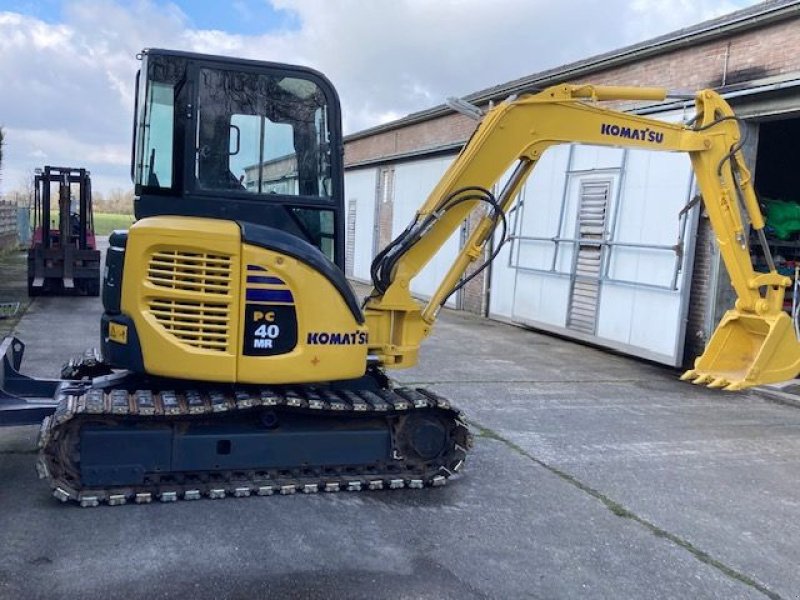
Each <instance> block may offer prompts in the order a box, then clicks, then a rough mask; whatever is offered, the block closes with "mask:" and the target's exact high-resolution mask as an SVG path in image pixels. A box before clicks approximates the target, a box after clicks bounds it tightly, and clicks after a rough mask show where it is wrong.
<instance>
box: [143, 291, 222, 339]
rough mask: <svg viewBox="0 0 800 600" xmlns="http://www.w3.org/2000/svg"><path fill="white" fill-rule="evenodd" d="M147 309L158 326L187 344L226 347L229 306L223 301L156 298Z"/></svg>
mask: <svg viewBox="0 0 800 600" xmlns="http://www.w3.org/2000/svg"><path fill="white" fill-rule="evenodd" d="M149 309H150V314H152V315H153V317H155V319H156V321H157V322H158V323H159V325H161V326H162V327H163V328H164V329H166V330H167V331H168V332H169V333H171V334H172V335H174V336H175V337H176V338H178V339H179V340H180V341H182V342H183V343H185V344H188V345H189V346H193V347H195V348H203V349H205V350H220V351H225V350H226V349H227V347H228V330H229V325H230V322H229V321H230V309H229V306H228V305H227V304H225V303H222V302H195V301H186V300H172V299H166V298H156V299H152V300H150V304H149Z"/></svg>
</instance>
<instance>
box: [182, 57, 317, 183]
mask: <svg viewBox="0 0 800 600" xmlns="http://www.w3.org/2000/svg"><path fill="white" fill-rule="evenodd" d="M199 79H200V83H199V90H198V115H197V117H198V118H197V131H196V136H195V139H196V163H195V178H196V181H197V185H198V187H199V188H200V189H203V190H236V191H243V192H249V193H251V194H281V195H291V196H317V197H319V196H322V197H328V196H330V194H331V190H330V144H329V139H328V127H327V105H326V101H325V96H324V94H323V93H322V90H320V89H319V87H317V85H316V84H315V83H314V82H312V81H309V80H306V79H298V78H292V77H282V76H279V75H265V74H260V73H249V72H238V71H228V70H223V69H209V68H204V69H200V77H199Z"/></svg>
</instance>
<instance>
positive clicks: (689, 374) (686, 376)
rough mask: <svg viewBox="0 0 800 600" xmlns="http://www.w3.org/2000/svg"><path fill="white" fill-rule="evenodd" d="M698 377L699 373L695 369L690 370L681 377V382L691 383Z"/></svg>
mask: <svg viewBox="0 0 800 600" xmlns="http://www.w3.org/2000/svg"><path fill="white" fill-rule="evenodd" d="M695 377H697V371H695V370H694V369H689V370H688V371H686V372H685V373H684V374H683V375H681V381H690V380H692V379H694V378H695Z"/></svg>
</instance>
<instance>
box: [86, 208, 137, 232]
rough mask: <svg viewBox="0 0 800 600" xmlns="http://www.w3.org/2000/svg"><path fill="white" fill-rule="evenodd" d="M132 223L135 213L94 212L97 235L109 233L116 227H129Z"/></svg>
mask: <svg viewBox="0 0 800 600" xmlns="http://www.w3.org/2000/svg"><path fill="white" fill-rule="evenodd" d="M131 223H133V215H121V214H115V213H98V212H96V213H94V232H95V235H108V234H110V233H111V232H112V231H114V230H115V229H128V228H129V227H130V226H131Z"/></svg>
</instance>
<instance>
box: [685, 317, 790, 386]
mask: <svg viewBox="0 0 800 600" xmlns="http://www.w3.org/2000/svg"><path fill="white" fill-rule="evenodd" d="M798 373H800V342H798V340H797V336H796V335H795V332H794V327H793V326H792V320H791V319H790V318H789V315H788V314H786V313H785V312H783V311H781V312H779V313H778V314H776V315H766V316H759V315H755V314H752V313H742V312H740V311H738V310H729V311H728V312H727V313H725V316H724V317H723V318H722V321H720V324H719V326H718V327H717V329H716V331H715V332H714V335H712V336H711V340H710V341H709V343H708V345H707V346H706V349H705V352H703V354H702V355H701V356H699V357H698V358H697V359H696V360H695V363H694V368H693V369H691V370H689V371H686V372H685V373H684V374H683V376H682V377H681V379H682V380H684V381H691V382H692V383H695V384H698V385H707V386H708V387H710V388H723V389H725V390H728V391H735V390H741V389H744V388H748V387H752V386H754V385H763V384H765V383H777V382H779V381H786V380H788V379H792V378H794V377H795V376H796V375H797V374H798Z"/></svg>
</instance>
